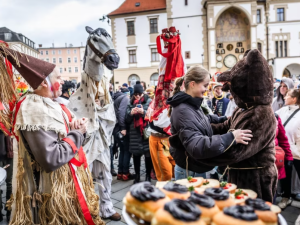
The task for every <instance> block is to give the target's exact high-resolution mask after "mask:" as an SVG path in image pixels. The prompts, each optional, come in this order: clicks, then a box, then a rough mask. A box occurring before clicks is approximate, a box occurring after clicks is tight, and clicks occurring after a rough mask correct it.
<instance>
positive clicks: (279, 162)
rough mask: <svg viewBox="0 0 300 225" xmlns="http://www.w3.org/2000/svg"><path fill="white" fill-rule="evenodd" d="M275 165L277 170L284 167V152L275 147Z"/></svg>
mask: <svg viewBox="0 0 300 225" xmlns="http://www.w3.org/2000/svg"><path fill="white" fill-rule="evenodd" d="M275 150H276V152H275V157H276V160H275V164H276V167H277V169H280V168H282V167H284V156H285V152H284V151H283V149H282V148H281V147H279V146H275Z"/></svg>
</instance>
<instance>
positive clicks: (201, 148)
mask: <svg viewBox="0 0 300 225" xmlns="http://www.w3.org/2000/svg"><path fill="white" fill-rule="evenodd" d="M202 100H203V99H200V98H192V97H191V96H190V95H188V94H186V93H184V92H179V93H176V94H175V95H174V96H173V97H172V98H169V99H168V101H167V103H168V104H169V105H171V106H172V107H173V111H172V114H171V132H172V136H171V137H170V138H169V141H170V145H171V147H170V152H171V155H172V156H173V158H174V160H175V163H176V164H177V165H178V166H180V167H182V168H186V158H187V156H188V169H189V170H191V171H193V172H197V173H203V172H207V171H209V170H211V169H212V168H213V167H211V166H206V165H203V164H202V163H199V162H197V159H207V160H209V158H212V157H214V156H217V155H220V154H222V153H223V152H224V151H225V149H227V148H228V147H229V146H230V144H231V143H232V142H233V140H234V136H233V134H232V133H227V134H224V135H213V130H212V128H211V125H210V123H221V122H224V119H225V118H224V117H218V116H216V115H208V116H206V115H205V114H204V113H203V111H202V109H201V108H200V106H201V103H202Z"/></svg>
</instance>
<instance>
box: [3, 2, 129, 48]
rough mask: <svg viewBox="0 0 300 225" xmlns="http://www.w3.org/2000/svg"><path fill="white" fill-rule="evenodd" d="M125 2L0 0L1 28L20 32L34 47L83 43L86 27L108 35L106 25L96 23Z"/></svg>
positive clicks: (78, 44)
mask: <svg viewBox="0 0 300 225" xmlns="http://www.w3.org/2000/svg"><path fill="white" fill-rule="evenodd" d="M123 2H124V0H1V13H0V27H7V28H9V29H11V30H12V31H14V32H17V33H22V34H23V35H25V36H26V37H27V38H29V39H31V40H32V41H33V42H35V46H36V47H38V44H42V45H43V47H51V46H52V43H54V46H55V47H64V46H65V43H67V44H68V45H69V44H73V46H80V45H81V43H82V44H83V45H85V44H86V39H87V37H88V33H87V32H86V31H85V26H90V27H92V28H93V29H96V28H99V27H102V28H104V29H106V30H107V31H108V32H109V33H111V26H109V25H108V24H107V22H101V21H99V18H101V17H102V16H103V15H107V14H109V13H110V12H112V11H113V10H115V9H117V8H118V7H119V6H120V5H121V4H122V3H123Z"/></svg>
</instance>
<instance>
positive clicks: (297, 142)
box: [276, 89, 300, 208]
mask: <svg viewBox="0 0 300 225" xmlns="http://www.w3.org/2000/svg"><path fill="white" fill-rule="evenodd" d="M280 94H281V95H282V93H281V91H280ZM284 105H285V106H286V107H282V108H281V109H279V110H278V111H276V113H277V114H278V115H279V116H280V118H281V120H282V123H283V126H284V127H285V132H286V136H287V137H288V140H289V144H290V147H291V152H292V154H293V161H292V162H289V163H288V164H289V166H290V165H291V164H292V163H293V165H294V168H295V170H296V172H297V174H298V177H299V179H300V130H299V127H300V112H299V111H300V109H299V105H300V90H299V89H291V90H288V91H287V94H286V96H285V98H284ZM290 161H291V160H290ZM281 183H284V187H286V188H285V189H284V190H286V192H287V193H286V195H285V196H284V198H283V200H282V201H281V203H282V204H280V206H282V207H284V208H285V207H286V206H287V205H289V204H291V201H290V188H291V178H290V177H288V176H287V177H286V179H284V180H283V181H282V182H281Z"/></svg>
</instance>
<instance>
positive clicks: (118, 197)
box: [0, 160, 300, 225]
mask: <svg viewBox="0 0 300 225" xmlns="http://www.w3.org/2000/svg"><path fill="white" fill-rule="evenodd" d="M117 165H118V162H117V160H115V161H114V166H115V169H116V171H117ZM130 170H131V172H132V173H134V170H133V166H132V167H131V169H130ZM141 180H142V181H143V180H145V166H144V163H141ZM152 183H153V184H155V181H152ZM132 184H133V181H132V180H130V181H119V180H117V178H116V177H114V178H113V182H112V194H111V199H112V202H113V204H114V207H115V209H116V211H117V212H119V213H120V214H121V212H122V208H123V203H122V200H123V197H124V196H125V194H126V193H127V191H128V190H129V189H130V187H131V186H132ZM0 188H1V189H2V190H3V192H4V191H5V189H6V187H5V185H2V186H1V187H0ZM96 191H97V188H96ZM2 198H3V201H4V200H5V198H4V194H2ZM2 213H3V214H5V211H2ZM299 214H300V202H297V201H293V203H292V205H291V206H289V207H287V208H286V209H285V210H284V211H283V212H282V215H283V216H284V218H285V219H286V220H287V222H288V225H294V224H295V221H296V219H297V217H298V215H299ZM105 222H106V224H107V225H124V224H126V222H125V220H124V218H123V217H122V220H121V221H110V220H105ZM7 224H8V223H7V221H6V217H5V216H4V220H3V221H2V222H0V225H7Z"/></svg>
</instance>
